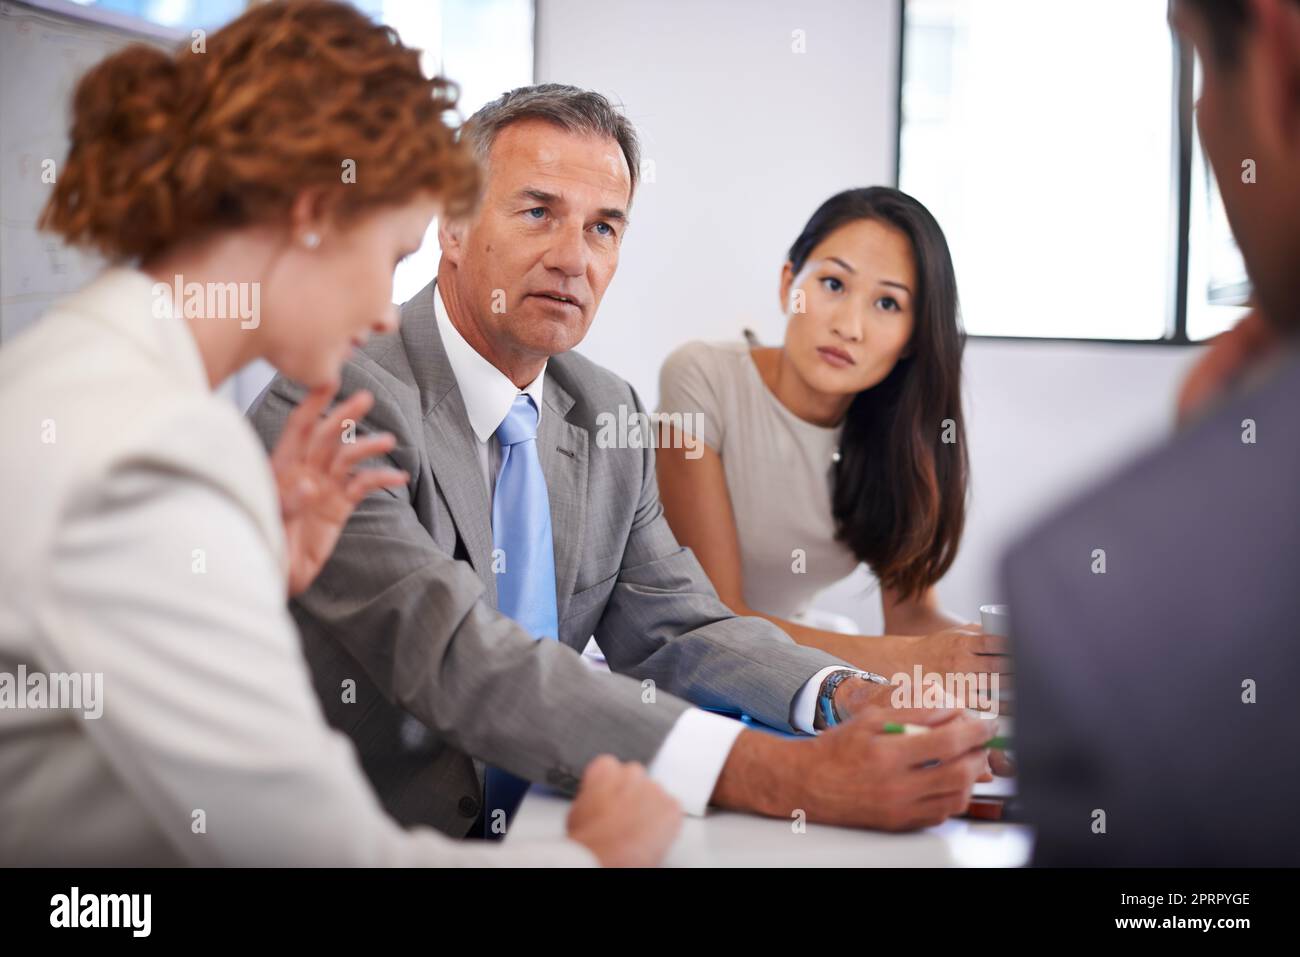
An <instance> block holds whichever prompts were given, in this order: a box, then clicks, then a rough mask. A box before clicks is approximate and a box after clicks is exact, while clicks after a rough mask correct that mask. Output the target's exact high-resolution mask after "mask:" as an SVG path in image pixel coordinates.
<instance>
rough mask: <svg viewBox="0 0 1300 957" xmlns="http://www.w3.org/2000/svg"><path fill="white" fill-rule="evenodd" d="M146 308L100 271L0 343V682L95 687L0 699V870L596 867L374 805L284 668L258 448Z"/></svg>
mask: <svg viewBox="0 0 1300 957" xmlns="http://www.w3.org/2000/svg"><path fill="white" fill-rule="evenodd" d="M157 302H158V298H157V296H156V295H155V292H154V284H153V282H152V280H151V279H150V278H149V277H148V276H146V275H144V274H143V273H140V272H137V271H135V270H130V269H112V270H109V271H107V272H105V273H104V274H103V275H101V276H100V277H99V278H98V279H96V280H95V281H94V282H93V283H92V284H91V285H90V286H88V287H87V288H86V289H84V290H82V291H81V292H79V293H77V294H76V295H74V296H72V297H71V298H69V299H68V300H65V301H64V302H62V303H60V304H59V305H58V306H56V307H55V308H54V310H52V312H51V313H50V314H49V315H47V316H46V317H44V318H43V319H42V320H41V321H40V322H38V323H37V324H36V325H35V326H34V327H32V328H31V329H29V330H27V331H26V332H25V333H23V334H22V335H20V336H19V337H18V338H17V339H15V340H14V341H13V342H12V343H7V344H6V345H5V347H4V348H3V349H0V408H2V409H3V413H4V414H3V415H0V447H3V448H4V449H5V450H6V451H5V455H6V457H7V458H6V464H5V467H4V469H2V470H0V539H2V540H3V542H4V547H3V549H0V581H3V582H4V587H3V589H0V673H4V674H6V675H15V674H16V673H19V672H20V670H21V669H25V670H26V671H27V672H28V673H32V672H40V673H43V674H54V673H71V672H76V673H83V674H100V675H102V682H103V685H102V687H103V696H102V714H101V715H100V716H99V717H97V718H95V717H87V716H85V715H84V713H83V712H82V711H80V710H72V709H66V708H65V709H53V708H31V707H27V708H18V707H14V706H12V705H10V704H5V703H4V702H0V865H16V864H29V865H64V866H69V865H71V866H85V865H176V864H184V863H189V864H200V865H209V866H210V865H298V866H312V865H474V866H483V865H492V864H500V865H528V864H592V863H595V858H594V857H593V856H592V855H591V853H590V852H589V851H588V850H587V849H586V848H584V847H582V846H580V845H578V844H576V843H574V842H571V841H554V842H548V843H546V844H537V845H533V846H519V845H514V844H509V845H505V846H499V845H491V844H483V843H479V842H470V843H462V842H458V841H453V840H450V839H448V838H446V837H444V836H442V835H440V834H437V833H435V832H433V831H431V830H428V829H425V828H419V829H412V830H410V831H404V830H403V829H402V828H400V827H399V826H398V825H397V824H396V823H395V822H394V821H393V820H392V819H391V818H389V817H388V816H387V814H385V812H384V811H383V809H382V807H381V806H380V804H379V801H378V800H377V799H376V797H375V794H374V792H373V790H372V789H371V787H370V785H369V782H368V781H367V780H366V778H365V776H364V774H363V773H362V771H361V768H360V766H359V765H358V763H357V759H356V755H355V752H354V750H353V747H352V744H351V742H350V741H349V740H348V739H347V738H346V737H344V736H343V735H341V734H339V733H337V732H335V731H332V730H331V729H330V728H329V727H328V726H327V725H326V723H325V720H324V717H323V716H322V714H321V706H320V702H319V700H318V699H317V697H316V692H315V690H314V688H313V687H312V683H311V679H310V676H309V674H308V670H307V665H306V662H305V661H304V660H303V655H302V650H301V647H300V645H299V639H298V635H297V632H296V629H295V628H294V624H293V620H292V618H291V617H290V616H289V613H288V610H287V607H286V594H285V592H286V561H285V543H284V534H283V528H282V526H281V522H280V510H279V500H278V496H277V492H276V488H275V484H274V479H273V477H272V475H271V471H270V468H269V466H268V463H267V458H266V452H265V450H264V449H263V448H262V445H261V443H260V442H259V441H258V439H257V436H256V434H255V433H254V432H253V430H252V428H251V427H250V426H249V424H248V423H247V422H246V421H245V420H244V418H243V417H242V416H240V415H239V413H238V411H237V410H236V409H235V408H234V407H233V406H232V405H230V404H229V403H228V402H227V401H225V400H224V399H222V398H220V397H218V396H216V395H214V394H213V393H212V391H211V390H210V388H209V386H208V382H207V376H206V373H205V372H204V368H203V364H202V361H201V358H200V355H199V352H198V349H197V347H196V346H195V343H194V340H193V338H192V336H191V335H190V332H189V329H188V327H187V326H186V324H185V322H184V321H183V320H180V319H175V318H171V317H169V316H167V315H165V314H159V313H158V312H155V304H156V303H157ZM165 311H166V310H161V312H165ZM205 321H208V322H221V321H224V320H220V319H209V320H205ZM10 456H12V458H9V457H10Z"/></svg>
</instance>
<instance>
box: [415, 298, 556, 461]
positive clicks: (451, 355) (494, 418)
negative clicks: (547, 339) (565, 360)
mask: <svg viewBox="0 0 1300 957" xmlns="http://www.w3.org/2000/svg"><path fill="white" fill-rule="evenodd" d="M433 312H434V315H435V316H436V317H437V319H438V334H439V335H440V336H442V347H443V349H444V350H445V351H446V353H447V361H448V362H450V363H451V372H452V375H454V376H455V377H456V384H457V385H458V386H460V395H461V398H462V399H464V401H465V411H466V412H468V413H469V424H470V427H471V428H472V429H473V430H474V434H475V435H477V436H478V440H479V441H480V442H486V441H487V440H488V439H490V438H492V436H493V435H494V434H495V433H496V430H497V429H498V428H499V427H500V425H501V423H502V422H504V421H505V419H506V415H507V414H508V413H509V412H510V407H511V406H512V405H514V402H515V397H516V396H518V395H519V394H520V393H524V394H526V395H530V396H532V398H533V401H534V402H535V403H537V414H538V416H539V417H540V416H541V413H542V382H543V380H544V379H545V378H546V366H545V365H543V366H542V371H541V372H539V373H537V378H536V379H534V380H533V381H532V382H530V383H528V385H526V386H524V387H523V388H522V389H517V388H515V384H514V383H513V382H511V381H510V380H509V379H508V378H507V377H506V375H505V373H503V372H502V371H501V370H500V369H498V368H497V367H496V366H494V365H493V364H492V363H490V362H488V361H487V359H484V358H483V357H482V356H481V355H479V353H478V352H477V351H476V350H475V349H474V347H473V346H471V345H470V344H469V343H468V342H466V341H465V337H464V336H462V335H461V334H460V330H459V329H457V328H456V326H455V324H454V323H453V322H452V321H451V317H450V316H449V315H447V307H446V306H445V305H443V302H442V293H440V292H439V291H438V285H437V283H435V284H434V286H433Z"/></svg>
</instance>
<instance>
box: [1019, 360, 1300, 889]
mask: <svg viewBox="0 0 1300 957" xmlns="http://www.w3.org/2000/svg"><path fill="white" fill-rule="evenodd" d="M1246 419H1252V420H1254V423H1255V429H1256V432H1255V438H1256V442H1255V443H1254V444H1249V443H1244V442H1243V441H1242V435H1243V425H1242V423H1243V421H1244V420H1246ZM1095 549H1104V552H1105V563H1106V564H1105V572H1104V573H1102V574H1098V573H1095V572H1094V570H1093V569H1094V567H1100V566H1094V558H1093V552H1094V550H1095ZM1005 575H1006V584H1007V592H1006V594H1007V596H1008V598H1009V600H1010V603H1011V622H1012V642H1013V652H1014V655H1015V668H1016V736H1017V747H1018V755H1017V756H1018V758H1019V765H1020V785H1021V788H1022V790H1023V793H1024V802H1025V811H1026V814H1027V816H1028V817H1029V819H1030V820H1031V821H1032V822H1033V823H1034V824H1035V825H1036V827H1037V831H1038V838H1037V845H1036V850H1035V860H1036V862H1037V863H1040V864H1047V865H1059V864H1070V865H1087V864H1103V865H1120V866H1124V865H1140V866H1160V865H1173V866H1180V865H1201V866H1215V865H1282V864H1285V865H1291V866H1295V865H1297V864H1300V819H1298V818H1297V817H1296V808H1298V807H1300V760H1298V759H1297V755H1300V719H1297V716H1296V703H1295V698H1296V689H1297V688H1300V587H1297V586H1298V585H1300V356H1293V357H1291V359H1290V361H1289V364H1287V365H1285V366H1283V367H1282V368H1281V369H1280V370H1278V372H1277V374H1276V375H1274V376H1273V377H1272V379H1271V380H1270V381H1269V382H1268V383H1267V384H1265V385H1263V386H1262V387H1260V388H1258V389H1256V390H1254V391H1251V392H1249V393H1246V394H1241V395H1237V396H1235V397H1233V398H1232V399H1231V400H1230V401H1228V402H1227V403H1226V404H1224V405H1222V406H1221V407H1220V408H1219V409H1217V410H1216V411H1215V412H1214V413H1212V414H1211V415H1209V416H1208V417H1207V418H1205V419H1204V420H1202V421H1201V422H1199V423H1198V424H1196V425H1195V426H1193V427H1191V428H1189V429H1187V430H1186V431H1184V432H1183V433H1182V434H1180V435H1179V436H1177V437H1176V438H1175V439H1173V440H1172V441H1170V442H1169V443H1167V444H1166V445H1164V446H1163V447H1161V448H1159V449H1157V450H1155V451H1153V452H1151V453H1148V454H1146V455H1143V456H1142V457H1141V458H1139V459H1138V460H1137V461H1136V462H1134V463H1133V464H1131V465H1129V466H1128V467H1127V468H1125V469H1123V470H1122V471H1121V472H1120V473H1119V474H1118V475H1116V476H1115V477H1113V478H1112V479H1110V480H1109V481H1107V482H1105V483H1104V484H1102V485H1101V486H1100V487H1099V488H1097V489H1096V490H1094V491H1092V492H1090V493H1088V494H1086V495H1084V496H1083V497H1081V498H1079V499H1078V500H1076V501H1074V502H1073V503H1072V504H1070V505H1069V506H1068V507H1067V508H1065V509H1064V510H1063V511H1062V512H1060V514H1058V515H1057V516H1055V517H1054V518H1052V519H1050V520H1048V521H1047V522H1045V523H1043V524H1042V525H1040V526H1039V527H1038V528H1037V529H1035V530H1034V531H1032V532H1031V533H1030V534H1029V535H1028V536H1027V537H1026V538H1025V539H1024V541H1022V542H1021V543H1020V544H1019V545H1018V546H1016V547H1015V548H1014V549H1013V550H1012V551H1011V553H1010V557H1009V559H1008V560H1007V563H1006V567H1005ZM1248 681H1249V682H1253V683H1254V690H1255V700H1254V703H1247V702H1246V701H1244V700H1243V696H1246V695H1247V692H1248V690H1249V686H1245V687H1243V683H1245V682H1248ZM1097 811H1102V812H1104V814H1105V817H1104V819H1103V818H1101V817H1099V816H1098V815H1097V814H1096V812H1097ZM1103 820H1104V824H1105V831H1104V833H1101V832H1099V831H1097V830H1094V821H1099V822H1100V821H1103Z"/></svg>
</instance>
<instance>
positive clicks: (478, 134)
mask: <svg viewBox="0 0 1300 957" xmlns="http://www.w3.org/2000/svg"><path fill="white" fill-rule="evenodd" d="M522 120H543V121H544V122H547V123H554V124H555V125H556V126H558V127H560V128H561V129H563V130H567V131H568V132H570V133H590V134H592V135H595V136H604V137H608V138H609V139H612V140H614V141H615V142H616V143H618V145H619V148H620V149H622V150H623V156H624V158H626V159H627V168H628V172H629V173H631V175H632V188H631V189H630V190H629V191H628V201H629V202H631V198H632V195H633V194H634V193H636V184H637V180H638V179H640V173H641V145H640V143H638V142H637V137H636V128H635V127H633V126H632V122H631V120H629V119H628V118H627V117H626V116H624V115H623V114H622V113H621V112H620V111H619V110H618V109H617V108H616V107H615V106H614V105H613V104H612V103H610V102H609V100H607V99H606V98H605V97H603V96H601V95H600V94H599V93H596V92H594V91H592V90H583V89H580V88H578V87H576V86H568V85H566V84H564V83H540V84H538V85H537V86H521V87H519V89H517V90H511V91H510V92H509V93H503V94H501V96H499V97H497V98H496V99H495V100H493V101H492V102H491V103H488V104H487V105H486V106H483V107H480V108H479V110H478V112H476V113H475V114H474V115H473V116H471V117H470V118H469V119H468V120H466V121H465V125H464V127H463V129H462V132H461V135H462V136H464V137H465V138H466V141H467V142H468V143H469V146H470V149H471V150H472V151H473V153H474V157H475V158H476V159H477V160H478V163H479V166H480V167H482V168H483V169H487V162H488V155H489V154H490V153H491V152H492V144H493V143H495V142H496V138H497V135H498V134H499V133H500V132H501V131H502V130H504V129H505V128H506V127H507V126H510V125H511V124H512V123H518V122H520V121H522Z"/></svg>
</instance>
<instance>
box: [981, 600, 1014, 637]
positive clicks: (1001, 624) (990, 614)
mask: <svg viewBox="0 0 1300 957" xmlns="http://www.w3.org/2000/svg"><path fill="white" fill-rule="evenodd" d="M980 625H981V626H982V627H983V628H984V631H985V633H986V634H990V635H1002V636H1004V637H1005V636H1007V635H1009V634H1011V619H1010V616H1009V615H1008V613H1007V606H1006V605H980Z"/></svg>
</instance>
